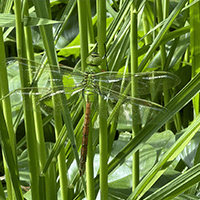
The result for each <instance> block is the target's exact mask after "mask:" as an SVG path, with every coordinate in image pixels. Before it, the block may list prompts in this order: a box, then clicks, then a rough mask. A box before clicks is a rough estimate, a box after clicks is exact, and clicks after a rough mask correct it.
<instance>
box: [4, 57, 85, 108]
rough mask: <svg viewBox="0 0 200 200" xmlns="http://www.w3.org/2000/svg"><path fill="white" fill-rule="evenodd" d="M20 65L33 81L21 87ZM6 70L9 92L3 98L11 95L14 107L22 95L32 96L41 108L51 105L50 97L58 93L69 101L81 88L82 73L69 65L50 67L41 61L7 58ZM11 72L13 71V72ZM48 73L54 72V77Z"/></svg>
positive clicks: (17, 104)
mask: <svg viewBox="0 0 200 200" xmlns="http://www.w3.org/2000/svg"><path fill="white" fill-rule="evenodd" d="M20 65H21V66H22V68H23V69H22V71H25V72H26V73H27V75H28V76H32V80H33V82H32V83H30V85H29V86H28V87H24V88H22V87H21V83H20V78H19V77H20V76H19V66H20ZM7 70H8V74H9V77H10V80H9V84H10V85H9V88H10V93H9V94H8V95H6V96H5V97H3V98H6V97H9V96H11V103H12V106H14V107H18V106H19V105H21V102H22V95H29V96H32V97H34V99H35V101H36V105H43V106H42V107H43V108H44V107H45V108H46V107H47V106H50V107H52V103H51V99H52V97H53V96H55V97H56V96H59V95H60V94H65V95H66V97H67V99H69V103H70V99H72V98H71V97H72V96H73V98H74V97H75V96H77V95H76V93H77V92H79V91H81V90H82V89H83V86H82V81H83V78H84V74H83V73H82V72H80V71H78V70H76V71H75V72H74V71H73V69H72V68H70V67H66V66H59V68H58V67H57V66H51V67H50V66H49V65H42V64H41V63H37V62H34V61H30V60H26V59H23V58H9V59H7ZM40 70H41V71H42V72H40ZM13 72H15V73H14V74H13ZM50 73H54V74H55V75H56V76H55V77H56V78H54V79H52V78H51V76H50ZM34 81H35V82H34ZM52 84H53V85H54V89H53V88H52ZM63 85H64V86H63ZM60 105H61V102H60V100H59V98H57V101H56V109H58V108H59V107H60Z"/></svg>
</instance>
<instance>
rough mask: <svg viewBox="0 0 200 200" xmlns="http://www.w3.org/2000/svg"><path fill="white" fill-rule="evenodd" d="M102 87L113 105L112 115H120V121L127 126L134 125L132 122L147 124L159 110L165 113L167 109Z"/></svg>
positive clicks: (103, 94) (105, 97)
mask: <svg viewBox="0 0 200 200" xmlns="http://www.w3.org/2000/svg"><path fill="white" fill-rule="evenodd" d="M101 89H102V90H101V92H102V93H101V95H102V97H103V98H104V99H105V100H107V101H108V102H110V104H109V105H112V107H110V108H111V110H112V113H111V115H110V117H111V118H115V117H114V116H116V115H118V116H119V117H118V123H121V124H124V125H126V126H132V123H133V124H146V122H149V121H150V120H152V119H153V118H154V117H155V116H156V115H157V114H158V113H159V112H163V113H164V112H166V111H167V109H165V108H164V107H163V106H161V105H159V104H156V103H154V102H151V101H147V100H144V99H140V98H134V97H130V96H126V95H120V94H119V93H117V92H114V91H111V90H107V88H104V87H101ZM106 90H107V92H106ZM113 113H114V114H113ZM110 120H112V119H110Z"/></svg>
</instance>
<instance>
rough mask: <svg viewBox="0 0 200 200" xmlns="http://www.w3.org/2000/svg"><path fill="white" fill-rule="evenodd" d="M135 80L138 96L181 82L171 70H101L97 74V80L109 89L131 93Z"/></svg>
mask: <svg viewBox="0 0 200 200" xmlns="http://www.w3.org/2000/svg"><path fill="white" fill-rule="evenodd" d="M132 80H134V84H136V86H137V88H138V90H137V93H138V96H141V95H146V94H150V93H152V92H158V91H162V90H164V89H169V88H172V87H174V86H176V85H178V84H179V83H180V79H179V77H178V76H176V75H175V74H172V73H170V72H163V71H156V72H146V73H135V74H131V73H120V72H101V73H98V74H97V75H96V76H95V82H96V83H98V82H104V83H106V86H105V87H107V88H108V89H109V90H114V91H116V92H119V93H121V92H124V91H125V90H126V89H127V90H128V91H127V95H128V96H130V95H131V90H130V88H131V84H130V83H131V81H132Z"/></svg>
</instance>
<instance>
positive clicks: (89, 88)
mask: <svg viewBox="0 0 200 200" xmlns="http://www.w3.org/2000/svg"><path fill="white" fill-rule="evenodd" d="M102 61H103V59H102V58H101V56H100V55H99V54H98V53H92V54H91V55H89V56H88V57H87V59H86V63H87V64H88V66H87V67H86V69H85V72H86V77H85V78H86V80H85V82H86V87H85V94H86V96H87V101H93V98H94V89H97V90H98V88H95V87H96V86H95V85H94V83H93V79H94V76H95V73H99V72H101V69H100V68H99V67H98V65H100V64H101V63H102Z"/></svg>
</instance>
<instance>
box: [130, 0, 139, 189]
mask: <svg viewBox="0 0 200 200" xmlns="http://www.w3.org/2000/svg"><path fill="white" fill-rule="evenodd" d="M130 28H131V31H130V49H131V73H137V72H138V56H137V55H138V53H137V52H138V50H137V49H138V47H137V46H138V43H137V30H138V29H137V8H136V3H135V2H133V3H132V5H131V27H130ZM137 89H138V88H137V82H136V80H135V78H134V76H132V79H131V96H132V97H137ZM135 109H138V108H137V107H136V106H132V110H135ZM134 112H135V111H132V113H134ZM133 117H134V116H133ZM133 121H134V120H133ZM139 129H140V126H139V125H138V124H132V136H133V138H134V137H135V136H136V135H137V133H138V132H139ZM139 174H140V173H139V151H137V152H136V153H135V154H133V160H132V183H133V186H132V190H134V189H135V188H136V186H137V185H138V183H139Z"/></svg>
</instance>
